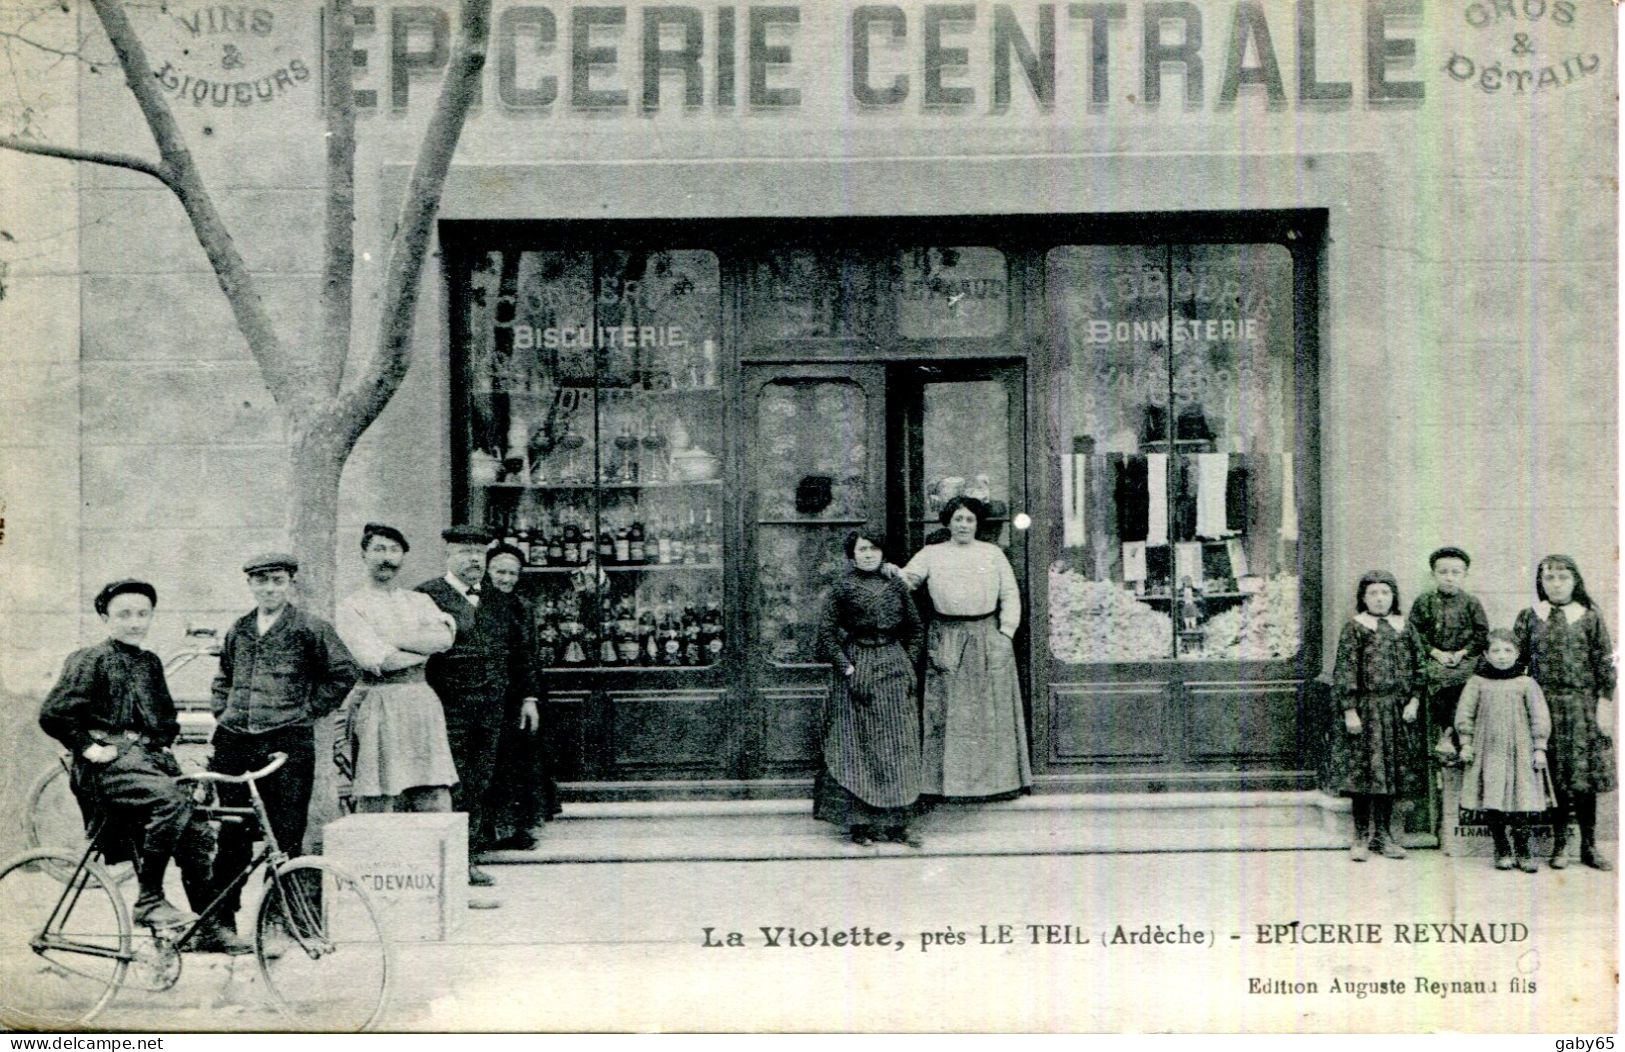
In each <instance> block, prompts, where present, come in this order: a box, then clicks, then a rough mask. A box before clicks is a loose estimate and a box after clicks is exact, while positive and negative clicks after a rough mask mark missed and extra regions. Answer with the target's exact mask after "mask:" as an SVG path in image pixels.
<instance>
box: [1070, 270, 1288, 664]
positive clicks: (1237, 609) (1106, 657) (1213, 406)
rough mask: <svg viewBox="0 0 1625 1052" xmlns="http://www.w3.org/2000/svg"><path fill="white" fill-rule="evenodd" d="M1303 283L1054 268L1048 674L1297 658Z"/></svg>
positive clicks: (1262, 274) (1255, 275)
mask: <svg viewBox="0 0 1625 1052" xmlns="http://www.w3.org/2000/svg"><path fill="white" fill-rule="evenodd" d="M1292 267H1293V262H1292V257H1291V255H1290V253H1289V252H1288V251H1287V250H1286V248H1284V247H1283V246H1280V245H1273V244H1222V245H1175V246H1101V245H1088V246H1067V247H1061V248H1056V249H1053V250H1051V251H1050V252H1049V253H1048V255H1047V257H1046V265H1045V293H1046V299H1047V302H1048V305H1049V306H1048V312H1049V325H1050V345H1051V347H1052V348H1053V349H1054V353H1055V354H1056V356H1057V359H1058V360H1057V371H1058V376H1059V378H1060V382H1058V383H1057V384H1056V385H1055V386H1054V388H1053V389H1052V390H1051V391H1050V392H1049V393H1048V395H1047V398H1048V399H1049V405H1048V407H1047V410H1048V415H1049V418H1050V421H1051V427H1052V433H1051V448H1052V449H1053V450H1054V451H1055V455H1056V457H1057V459H1058V463H1057V464H1055V465H1053V467H1054V469H1055V470H1056V471H1057V473H1058V476H1059V485H1058V486H1057V487H1055V492H1056V493H1057V495H1058V498H1059V499H1058V501H1057V508H1056V514H1055V516H1054V519H1053V521H1052V522H1051V524H1050V528H1051V530H1052V551H1054V552H1056V553H1058V556H1059V557H1058V558H1056V559H1054V560H1053V562H1052V564H1051V566H1050V568H1049V608H1050V609H1049V624H1050V639H1049V647H1050V656H1051V657H1052V659H1054V660H1055V661H1057V662H1059V663H1062V664H1095V663H1113V662H1136V661H1160V660H1176V659H1177V660H1187V661H1188V660H1215V659H1223V660H1272V659H1281V658H1290V657H1292V656H1293V655H1295V654H1297V653H1298V650H1299V648H1300V646H1301V645H1302V642H1303V639H1302V628H1301V621H1302V612H1301V602H1300V595H1299V593H1300V583H1301V582H1300V568H1299V559H1298V551H1297V548H1298V521H1299V514H1300V510H1299V493H1300V487H1299V485H1298V484H1297V473H1298V469H1299V467H1300V464H1299V463H1298V461H1297V459H1296V458H1295V455H1294V454H1295V452H1296V450H1297V448H1298V442H1299V431H1298V421H1297V406H1298V404H1299V403H1298V397H1297V394H1298V392H1297V390H1296V382H1297V381H1296V373H1295V353H1294V348H1295V343H1294V333H1293V271H1292Z"/></svg>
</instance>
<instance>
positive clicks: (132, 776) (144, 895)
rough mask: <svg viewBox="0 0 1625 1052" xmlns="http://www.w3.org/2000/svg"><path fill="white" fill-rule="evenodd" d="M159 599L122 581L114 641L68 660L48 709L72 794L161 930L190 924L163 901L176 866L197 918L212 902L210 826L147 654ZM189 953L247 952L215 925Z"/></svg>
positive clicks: (101, 605)
mask: <svg viewBox="0 0 1625 1052" xmlns="http://www.w3.org/2000/svg"><path fill="white" fill-rule="evenodd" d="M157 605H158V590H157V589H155V588H154V587H153V586H152V585H150V584H148V583H147V582H145V581H136V580H122V581H114V582H112V583H111V584H109V585H107V586H106V587H104V588H103V589H102V590H101V591H100V592H99V593H98V594H97V596H96V603H95V606H96V613H97V615H98V616H100V617H101V619H102V623H103V624H105V625H106V626H107V639H106V641H105V642H102V643H99V644H97V645H96V646H92V647H85V648H84V649H83V650H76V651H74V652H73V653H72V654H70V655H68V660H67V662H66V663H65V664H64V665H63V667H62V676H61V678H60V679H58V680H57V683H56V686H54V687H52V688H51V692H50V693H49V694H48V695H46V697H45V701H44V702H43V703H42V704H41V705H40V715H39V723H40V727H41V728H42V729H44V731H45V733H46V734H49V735H50V736H51V737H53V738H55V739H56V740H57V741H59V742H61V743H62V744H63V745H64V746H66V747H67V749H68V751H69V752H70V753H71V754H72V755H73V782H72V785H73V793H74V796H75V797H76V798H77V799H78V801H79V806H80V808H81V810H83V811H84V813H85V827H86V829H87V830H91V831H93V832H95V834H96V837H97V844H98V845H99V846H100V847H101V849H102V853H103V854H104V855H105V856H106V857H107V859H108V861H111V862H120V861H124V860H125V859H130V860H133V861H134V862H135V872H136V881H137V884H138V886H139V889H140V890H139V892H138V894H137V896H136V900H135V920H136V923H137V924H144V925H147V926H149V927H151V928H153V929H155V930H161V929H169V928H178V927H180V926H182V925H184V924H188V923H190V922H191V921H192V919H193V918H192V917H191V916H190V915H189V914H187V913H184V912H182V911H181V910H179V909H176V908H175V907H174V906H172V905H171V904H170V903H169V900H168V899H167V898H165V897H164V875H165V874H166V873H167V872H168V870H169V861H170V859H171V858H172V857H173V858H175V859H176V861H177V862H178V863H179V865H180V871H181V882H182V884H183V886H184V887H185V889H186V897H187V900H188V901H189V902H191V904H192V907H193V908H194V909H201V908H203V907H204V906H206V905H208V903H209V901H210V891H211V879H210V874H209V851H210V847H211V845H210V844H209V840H208V836H207V828H208V827H207V826H206V825H205V824H204V823H201V822H196V821H193V815H192V799H191V796H190V795H189V794H188V792H187V790H186V789H185V788H184V787H183V786H181V785H178V784H177V783H176V782H175V779H176V778H178V777H179V776H180V773H181V769H180V766H179V765H178V764H176V762H175V757H174V755H173V754H171V753H170V751H169V747H170V745H171V744H172V743H173V742H174V741H175V737H176V736H177V735H178V734H179V733H180V722H179V721H178V720H177V719H176V714H175V700H174V699H173V698H172V697H170V694H169V685H168V683H167V682H165V680H164V665H163V662H162V661H160V660H159V659H158V655H157V654H154V653H153V652H152V651H150V650H146V649H144V648H143V647H142V646H141V643H142V641H143V640H145V639H146V638H147V632H148V631H149V630H150V629H151V628H152V615H153V610H154V609H155V608H156V607H157ZM187 947H188V948H189V949H196V950H203V951H222V950H224V951H228V952H243V947H241V946H239V945H238V944H236V943H234V942H232V940H230V939H226V938H225V937H224V936H223V934H222V932H221V930H220V929H219V927H218V926H217V925H210V926H207V927H205V928H200V929H199V930H198V931H197V933H196V934H194V935H193V936H192V938H191V939H190V940H188V942H187Z"/></svg>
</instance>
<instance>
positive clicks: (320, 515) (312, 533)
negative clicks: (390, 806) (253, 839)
mask: <svg viewBox="0 0 1625 1052" xmlns="http://www.w3.org/2000/svg"><path fill="white" fill-rule="evenodd" d="M348 455H349V449H348V448H347V447H346V445H345V444H344V443H343V442H341V441H338V440H336V439H335V438H334V437H333V435H332V429H330V428H329V429H324V428H322V427H321V426H320V425H317V426H316V427H314V428H308V429H305V430H303V431H301V432H299V433H296V434H294V435H293V436H292V437H291V438H290V440H289V443H288V522H287V531H288V536H289V537H290V538H292V539H293V544H294V547H295V551H294V555H295V557H296V558H298V560H299V593H300V597H299V602H300V605H301V606H302V607H303V608H304V609H305V610H306V611H307V612H309V613H313V614H315V615H316V616H318V617H321V618H324V619H327V620H331V619H332V617H333V599H334V595H333V588H334V582H335V579H336V577H337V565H338V563H337V558H336V545H337V539H338V514H339V477H340V475H341V474H342V473H343V471H344V461H345V459H346V457H347V456H348ZM342 728H343V717H342V716H341V715H339V714H338V713H335V714H333V715H331V716H324V717H322V718H321V719H318V720H317V721H316V727H315V733H316V777H315V781H314V784H313V785H312V787H311V794H310V810H309V812H308V815H309V819H310V821H309V825H308V826H307V828H306V833H305V844H304V847H303V849H301V848H300V847H299V846H298V845H290V846H289V848H288V849H289V850H291V851H299V850H304V851H308V852H310V853H312V854H317V853H320V851H321V849H322V827H323V826H324V825H326V824H327V823H328V822H331V821H333V820H334V819H335V818H338V817H339V816H340V814H341V813H342V812H341V811H340V809H339V789H340V776H339V773H338V769H337V768H336V767H335V765H334V763H333V760H332V757H333V744H334V741H335V740H336V739H337V738H338V737H339V736H340V734H341V733H342Z"/></svg>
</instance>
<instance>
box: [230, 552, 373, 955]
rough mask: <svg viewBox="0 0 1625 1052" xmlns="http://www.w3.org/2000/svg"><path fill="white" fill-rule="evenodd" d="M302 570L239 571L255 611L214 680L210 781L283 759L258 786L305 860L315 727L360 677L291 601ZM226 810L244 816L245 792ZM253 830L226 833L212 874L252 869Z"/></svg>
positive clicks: (275, 566) (287, 560)
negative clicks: (277, 757)
mask: <svg viewBox="0 0 1625 1052" xmlns="http://www.w3.org/2000/svg"><path fill="white" fill-rule="evenodd" d="M298 572H299V563H298V561H297V560H295V559H294V557H293V556H291V555H288V554H286V553H285V552H269V553H267V554H265V555H258V556H255V557H254V558H252V559H249V560H248V561H247V562H245V563H244V564H243V573H245V574H247V575H248V587H249V590H250V591H251V592H253V593H254V601H255V608H254V609H253V610H251V611H250V612H248V613H247V614H244V615H243V616H242V617H241V618H239V619H238V620H237V622H236V623H235V624H233V625H232V626H231V629H230V631H228V632H227V633H226V639H225V642H224V643H223V644H222V645H221V650H220V674H219V675H218V676H216V677H215V680H214V717H215V731H214V757H213V758H212V759H211V760H210V761H209V769H210V770H211V771H219V772H221V773H223V774H243V773H244V772H247V771H253V770H258V769H259V768H261V767H263V766H265V765H266V764H267V763H270V762H271V756H272V754H273V753H279V752H280V753H285V754H287V757H288V759H287V762H286V763H284V764H283V765H282V767H281V769H280V770H278V771H276V772H275V773H274V774H272V775H271V776H270V777H268V778H264V779H261V780H260V782H259V791H260V797H261V798H262V799H263V800H264V801H265V809H266V811H267V813H268V814H269V815H270V818H271V830H272V832H274V833H275V834H276V839H277V843H278V844H279V845H280V846H281V847H282V850H284V851H286V852H287V853H288V854H290V855H298V854H302V853H303V851H304V841H305V822H306V817H307V813H308V811H309V808H310V793H311V785H312V782H313V780H314V778H315V771H316V744H315V731H314V727H315V724H316V721H317V720H318V719H320V718H321V717H323V716H326V715H327V714H328V713H330V712H332V711H334V710H335V709H337V708H338V707H339V705H340V704H341V703H343V701H344V698H345V696H346V695H347V694H349V693H350V688H351V687H353V686H355V681H356V678H357V677H358V676H359V675H360V669H359V668H357V667H356V663H355V661H354V660H353V659H352V658H351V657H350V652H349V650H347V649H345V646H344V644H343V643H342V642H340V640H339V637H338V634H337V633H336V632H334V631H333V626H332V625H330V624H328V623H327V622H326V621H323V620H322V619H321V618H319V617H315V616H314V615H311V614H307V613H305V612H304V611H303V610H300V609H299V608H298V607H297V606H295V605H294V604H293V603H292V602H290V601H289V593H290V592H292V590H293V581H294V575H295V574H297V573H298ZM220 800H221V803H223V804H227V805H229V806H232V807H248V806H249V799H248V787H247V786H243V785H231V784H222V785H221V786H220ZM254 832H255V831H254V830H252V829H249V828H247V827H246V826H245V825H242V824H235V823H227V824H225V825H223V826H222V827H221V829H220V851H219V854H218V855H217V856H216V859H215V869H216V871H217V872H218V873H219V874H221V875H222V876H228V877H229V876H235V875H236V874H237V873H238V872H239V871H240V870H241V869H242V868H243V866H245V865H247V864H248V860H249V858H250V852H251V851H252V840H253V835H254ZM240 892H241V888H240V887H239V888H234V889H233V890H232V892H231V895H230V897H229V899H228V900H227V901H226V902H225V903H223V904H222V909H221V913H220V916H221V919H222V923H223V926H224V927H226V928H227V929H228V930H229V929H230V928H231V926H232V924H233V922H234V920H235V917H236V913H237V909H238V907H239V906H240V904H241V899H240Z"/></svg>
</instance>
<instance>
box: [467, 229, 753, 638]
mask: <svg viewBox="0 0 1625 1052" xmlns="http://www.w3.org/2000/svg"><path fill="white" fill-rule="evenodd" d="M468 282H469V288H468V294H467V296H466V297H465V302H466V304H467V311H468V317H467V319H466V325H467V331H466V341H465V342H466V351H465V354H466V366H465V368H466V379H465V385H464V391H465V392H466V393H465V396H464V399H463V404H462V406H461V407H460V408H461V417H462V420H463V421H464V427H463V439H464V440H463V442H462V444H461V445H462V455H463V456H465V457H466V472H467V474H466V478H467V493H468V518H469V520H470V521H473V522H482V523H484V524H485V525H487V526H488V527H490V528H491V529H492V530H493V531H495V532H496V533H498V534H499V535H501V536H502V537H503V538H504V539H506V540H507V541H508V542H509V543H512V544H514V545H516V546H517V547H519V548H520V549H521V550H522V551H524V552H525V553H526V558H527V563H528V565H527V567H526V571H525V574H524V578H523V588H524V590H525V593H526V595H527V597H528V598H529V599H530V600H531V601H532V605H533V608H534V610H535V615H536V629H537V632H536V635H537V640H538V646H539V648H540V651H541V660H542V662H543V664H544V665H546V666H548V667H575V668H606V667H636V668H646V667H662V668H684V667H695V666H705V665H710V664H714V663H716V662H717V661H718V660H720V657H721V655H722V653H723V650H724V648H725V647H726V645H727V641H726V640H725V639H724V631H723V622H724V618H723V601H724V596H723V573H722V567H723V562H724V553H723V537H724V530H723V523H724V521H725V518H724V506H723V483H722V460H721V456H722V452H723V449H724V445H723V437H724V436H723V418H724V400H723V398H722V394H721V391H722V383H721V378H720V375H719V370H720V364H719V351H718V348H719V346H720V337H721V333H720V327H721V313H722V309H721V291H720V289H721V279H720V275H719V267H718V262H717V258H716V256H715V255H714V254H713V253H710V252H706V251H654V252H632V251H600V252H531V251H522V250H514V251H493V252H486V253H482V254H480V256H478V257H477V258H476V259H475V261H474V264H473V266H472V268H471V271H470V273H469V274H468Z"/></svg>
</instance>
